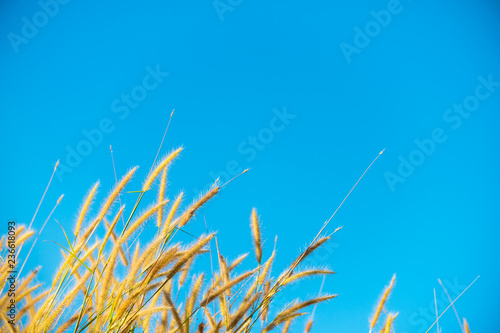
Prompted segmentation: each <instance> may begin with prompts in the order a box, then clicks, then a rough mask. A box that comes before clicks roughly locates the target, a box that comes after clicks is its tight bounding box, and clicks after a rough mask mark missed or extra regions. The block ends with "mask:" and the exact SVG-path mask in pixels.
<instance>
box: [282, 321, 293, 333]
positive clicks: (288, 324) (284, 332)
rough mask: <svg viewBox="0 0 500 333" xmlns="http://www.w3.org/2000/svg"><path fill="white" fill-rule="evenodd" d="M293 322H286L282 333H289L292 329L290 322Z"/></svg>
mask: <svg viewBox="0 0 500 333" xmlns="http://www.w3.org/2000/svg"><path fill="white" fill-rule="evenodd" d="M291 323H292V321H291V320H289V321H287V322H285V325H283V330H282V331H281V333H288V330H289V329H290V324H291Z"/></svg>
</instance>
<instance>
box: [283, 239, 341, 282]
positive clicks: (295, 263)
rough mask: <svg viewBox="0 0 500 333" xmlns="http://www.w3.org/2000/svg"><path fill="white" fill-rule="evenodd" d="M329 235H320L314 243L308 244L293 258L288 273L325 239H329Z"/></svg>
mask: <svg viewBox="0 0 500 333" xmlns="http://www.w3.org/2000/svg"><path fill="white" fill-rule="evenodd" d="M330 238H331V237H329V236H326V237H320V238H318V239H317V240H316V241H315V242H314V243H312V244H311V245H309V246H308V247H307V248H306V249H305V250H304V252H302V253H301V254H300V255H299V256H298V258H297V259H295V262H294V264H293V266H292V267H291V268H292V269H291V271H290V275H291V274H292V272H293V270H294V269H295V267H297V266H298V264H300V263H301V262H302V261H303V260H304V259H305V258H307V257H308V256H309V255H310V254H311V253H313V252H314V251H315V250H316V249H317V248H319V247H320V246H321V245H323V244H324V243H325V242H326V241H328V240H330Z"/></svg>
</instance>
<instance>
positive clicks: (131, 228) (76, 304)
mask: <svg viewBox="0 0 500 333" xmlns="http://www.w3.org/2000/svg"><path fill="white" fill-rule="evenodd" d="M180 152H181V148H179V149H177V150H174V151H172V152H171V153H169V154H167V155H166V157H164V158H163V159H162V160H161V161H159V162H158V163H157V164H156V166H155V167H154V168H151V170H150V172H149V174H148V176H147V178H146V179H145V180H144V182H143V186H142V189H141V191H139V195H138V199H137V201H136V203H135V205H134V207H133V208H132V209H131V211H130V213H129V214H128V217H125V214H126V211H127V210H126V209H125V206H122V205H121V198H120V196H121V195H122V194H124V192H125V189H126V187H127V185H128V184H129V183H130V181H131V179H132V178H133V176H134V174H135V172H136V170H137V168H132V169H130V170H129V171H128V172H127V173H126V174H125V175H124V176H123V177H122V178H121V180H119V181H117V184H116V186H115V187H114V188H113V189H112V191H111V192H110V194H109V195H108V196H107V197H106V198H105V199H104V200H103V201H102V203H101V205H100V209H99V210H98V212H97V214H96V216H95V217H89V216H88V215H89V214H88V212H89V211H90V208H91V207H92V206H93V205H94V200H95V196H96V193H97V191H98V189H99V186H100V184H99V182H97V183H95V184H94V185H92V186H91V188H90V190H89V192H88V194H87V195H86V197H85V198H84V200H83V203H82V206H81V208H80V211H79V214H78V217H77V219H76V222H75V226H74V228H73V233H72V234H68V232H67V231H66V230H65V229H64V228H63V227H62V226H61V228H62V231H63V233H64V235H65V238H66V242H67V244H64V245H62V244H59V246H60V248H61V251H62V254H63V260H62V262H61V264H60V267H59V269H58V270H57V272H56V274H55V277H54V280H53V283H52V284H51V285H50V286H45V287H44V286H43V285H42V284H40V283H35V281H36V280H37V274H38V269H34V270H31V271H30V272H29V273H28V274H27V275H26V276H23V278H22V280H20V281H19V282H18V283H17V291H16V297H15V298H16V302H17V311H18V312H17V316H16V322H15V325H11V324H8V321H9V318H7V317H6V314H5V313H4V311H2V312H0V323H1V328H0V332H32V333H43V332H58V333H62V332H73V333H82V332H109V333H111V332H117V333H118V332H169V333H174V332H179V333H190V332H198V333H204V332H233V333H236V332H257V331H260V332H262V333H265V332H271V331H277V330H281V332H287V331H288V330H289V328H290V326H291V324H292V323H293V322H294V321H296V320H297V319H298V318H300V317H303V316H304V315H306V314H307V311H308V309H310V308H311V307H316V305H318V304H319V303H323V302H326V301H329V300H332V299H333V298H335V297H336V295H333V294H324V295H319V296H317V297H314V298H310V299H306V300H303V301H299V300H295V301H292V302H290V303H289V304H288V305H286V306H285V307H284V308H281V309H278V306H277V297H278V296H280V295H282V294H284V295H285V296H286V292H287V287H288V286H289V285H290V284H292V283H295V282H297V281H300V280H302V279H304V278H307V277H311V276H327V275H330V274H333V273H334V272H332V271H330V270H328V269H325V268H319V267H312V268H311V267H309V268H307V269H306V268H303V267H301V264H302V263H303V262H304V259H306V258H307V257H308V256H310V255H311V254H312V253H313V252H314V251H316V250H317V249H318V248H320V247H321V246H323V245H324V244H325V243H326V242H328V241H330V239H331V237H332V235H328V236H324V235H323V232H324V230H325V228H326V227H327V225H328V223H329V222H330V221H331V219H332V218H333V217H334V215H335V214H336V212H337V211H338V209H339V208H340V207H341V206H342V204H343V203H344V201H345V200H346V199H347V197H348V196H349V194H350V193H351V192H352V190H353V189H354V187H355V186H356V185H357V184H358V183H359V181H360V180H361V178H362V177H363V176H364V174H365V173H366V171H368V169H369V168H370V166H371V165H372V164H373V162H375V160H376V159H377V158H378V157H379V156H380V154H381V153H380V154H379V155H378V156H377V158H376V159H375V160H374V161H373V162H372V163H371V164H370V166H369V167H368V168H367V169H366V171H365V172H364V173H363V175H362V176H361V177H360V179H359V180H358V181H357V182H356V184H355V185H354V187H353V188H352V189H351V191H349V193H348V195H347V196H346V198H345V199H344V200H343V201H342V203H341V205H340V206H339V208H337V210H336V211H335V213H334V214H333V215H332V216H331V217H330V219H329V220H327V221H326V222H325V224H324V225H323V227H322V228H321V230H320V231H319V232H318V234H317V235H316V237H315V238H314V240H313V241H312V242H311V243H310V245H309V246H308V247H307V248H306V249H305V250H304V251H303V252H302V253H301V254H300V255H299V256H298V257H297V258H296V259H295V260H294V261H292V262H291V264H290V265H289V266H288V267H287V268H286V269H285V270H283V271H282V272H281V273H279V274H277V275H275V274H274V273H273V269H272V268H273V267H272V266H273V262H274V260H275V257H276V252H275V251H273V252H272V254H271V255H270V257H268V258H263V248H262V247H263V245H262V241H261V232H260V223H259V216H258V214H257V211H256V210H255V209H253V210H252V211H251V213H250V219H249V220H250V231H251V232H250V234H251V237H252V238H253V244H254V246H253V247H254V249H253V250H254V251H253V252H254V254H255V263H256V265H255V267H254V268H252V269H250V270H249V271H246V272H240V270H239V267H240V265H241V263H242V262H243V261H244V260H245V259H246V257H247V256H246V255H243V256H240V257H238V258H237V259H236V260H234V261H233V262H228V261H227V259H226V256H224V255H223V254H222V253H220V251H219V247H218V240H217V238H216V234H215V233H207V234H204V235H198V236H195V237H194V241H193V242H192V243H189V244H184V243H180V242H177V238H178V237H176V235H177V233H178V232H180V231H181V232H182V231H183V229H182V228H183V227H184V226H185V225H186V224H188V223H189V222H190V220H191V219H192V217H193V216H194V215H195V213H196V212H197V211H198V210H199V209H200V208H201V207H202V206H203V205H204V204H205V203H206V202H207V201H209V200H210V199H212V198H213V197H214V196H216V195H217V193H218V192H219V190H221V186H219V185H218V183H217V182H216V183H215V184H214V185H213V186H212V187H211V188H210V189H209V190H208V191H207V192H206V193H205V194H204V195H203V196H201V197H200V199H198V200H197V201H195V202H194V203H193V204H191V205H190V206H189V207H187V209H185V210H182V211H181V210H180V206H181V201H182V199H183V193H181V194H179V195H178V196H177V197H176V198H175V199H174V200H173V201H170V200H169V199H168V197H167V193H166V181H167V170H168V168H169V165H170V164H171V162H172V161H173V160H174V159H175V158H176V157H177V156H178V154H179V153H180ZM56 167H57V166H56ZM157 183H159V186H156V185H155V184H157ZM49 184H50V182H49ZM156 187H157V189H155V188H156ZM147 191H156V192H157V195H156V198H155V201H154V202H153V203H151V205H150V206H149V207H148V208H146V209H144V210H143V211H142V212H139V206H141V205H143V204H144V203H143V202H142V199H143V196H144V193H146V192H147ZM44 195H45V194H44ZM60 199H61V198H60ZM59 202H60V200H58V203H57V204H59ZM117 202H119V203H120V205H119V207H118V209H117V210H116V211H114V212H113V211H112V207H114V206H116V203H117ZM40 204H41V202H40ZM56 206H57V205H56ZM38 207H40V205H39V206H38ZM37 211H38V208H37ZM52 211H54V210H52ZM51 214H52V213H51ZM120 219H121V220H122V224H121V226H120V224H119V223H118V221H120ZM149 220H155V221H156V228H157V232H156V234H155V236H154V237H153V238H152V239H150V240H149V242H148V243H147V244H145V245H143V244H140V243H139V241H137V238H138V234H140V232H141V231H142V228H144V226H145V224H146V223H147V222H148V221H149ZM99 227H104V229H105V230H106V232H105V234H104V237H102V238H99V237H98V236H97V234H96V230H97V229H98V228H99ZM338 230H340V228H337V229H336V230H335V231H334V232H333V233H335V232H337V231H338ZM16 233H17V243H16V246H17V248H18V249H21V248H22V247H23V245H24V244H25V243H26V242H27V241H28V240H29V239H30V238H32V237H33V236H34V235H35V231H33V230H31V224H30V226H29V227H28V228H26V227H24V226H19V227H18V228H17V230H16ZM333 233H332V234H333ZM39 234H40V233H39ZM39 234H38V235H39ZM37 238H38V237H37ZM35 242H36V240H35ZM213 243H215V245H216V246H215V249H216V253H213V252H215V251H212V249H213V247H212V244H213ZM134 244H135V245H134ZM33 246H34V243H33ZM0 248H1V249H2V253H5V251H7V250H8V247H7V242H6V237H5V236H4V237H2V239H1V241H0ZM32 248H33V247H32ZM30 252H31V250H30ZM205 254H210V257H212V255H213V256H214V257H216V260H215V261H216V264H214V265H212V269H211V270H210V271H209V272H194V271H193V268H192V267H193V262H194V261H195V260H196V259H197V258H198V257H200V256H203V255H205ZM28 256H29V255H28ZM3 258H6V256H2V261H1V263H0V268H1V269H0V279H1V280H3V281H4V280H6V279H7V276H8V266H7V265H8V262H7V260H5V259H3ZM26 260H27V258H26V259H25V261H24V263H26ZM23 266H24V264H23ZM215 267H217V269H216V268H215ZM188 275H192V276H193V282H192V283H191V284H189V283H188V282H187V276H188ZM394 282H395V276H394V277H393V279H392V280H391V283H390V285H389V286H388V287H387V288H386V290H385V291H384V293H383V295H382V298H381V300H380V302H379V304H378V306H377V308H376V311H375V314H374V316H373V317H372V319H371V321H370V332H372V330H374V329H375V328H376V325H377V322H378V321H379V318H380V317H381V316H385V318H386V319H385V321H384V322H383V323H382V328H381V332H390V331H391V327H392V326H393V322H394V320H395V319H396V317H397V313H396V314H393V313H388V314H386V313H385V312H386V311H385V309H384V304H385V303H386V301H387V299H388V297H389V293H390V291H391V290H392V288H393V286H394ZM175 289H176V290H177V292H174V290H175ZM7 290H8V288H7ZM7 290H6V288H4V290H3V291H2V293H1V294H0V307H2V308H5V307H6V306H7V304H8V302H9V299H10V298H11V297H10V296H9V295H8V293H7ZM180 290H184V291H186V292H185V293H182V294H185V295H186V296H185V297H181V296H180V295H181V293H180V292H179V291H180ZM320 293H321V292H320ZM450 301H451V300H450ZM453 302H454V301H453ZM453 302H452V304H453ZM313 313H314V310H313ZM200 317H201V318H203V319H199V318H200ZM457 317H458V315H457ZM436 321H437V320H436ZM258 322H259V324H257V323H258ZM312 326H313V316H311V317H310V319H309V320H308V321H307V324H306V327H305V330H304V331H305V332H310V331H311V329H312ZM463 327H464V331H467V332H468V331H469V326H468V323H467V322H466V321H465V319H464V323H463Z"/></svg>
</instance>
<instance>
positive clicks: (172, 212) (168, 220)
mask: <svg viewBox="0 0 500 333" xmlns="http://www.w3.org/2000/svg"><path fill="white" fill-rule="evenodd" d="M183 195H184V193H183V192H181V193H179V195H178V196H177V199H175V201H174V203H173V205H172V207H171V208H170V212H169V213H168V215H167V218H166V219H165V222H164V223H163V227H162V230H161V233H160V237H161V238H162V239H166V238H167V235H168V233H169V232H170V231H171V230H170V224H171V223H172V220H173V219H174V216H175V213H176V212H177V209H178V208H179V205H180V203H181V201H182V197H183Z"/></svg>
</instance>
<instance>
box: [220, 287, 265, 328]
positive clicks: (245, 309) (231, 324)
mask: <svg viewBox="0 0 500 333" xmlns="http://www.w3.org/2000/svg"><path fill="white" fill-rule="evenodd" d="M261 295H262V294H261V293H256V294H254V295H253V297H252V298H250V299H249V300H248V301H247V302H245V303H242V304H241V305H240V307H239V309H238V310H237V311H236V312H235V314H234V315H232V316H231V320H230V322H229V325H228V327H227V330H228V331H231V330H232V329H233V328H234V327H236V325H237V324H238V323H239V322H240V320H241V319H243V316H244V315H245V314H246V313H247V312H248V310H250V308H251V307H252V306H253V305H254V304H255V302H256V301H257V300H258V299H259V298H260V296H261Z"/></svg>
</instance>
